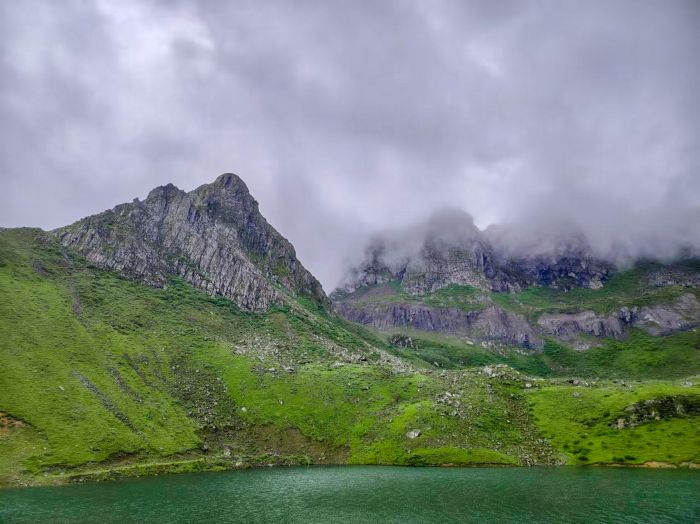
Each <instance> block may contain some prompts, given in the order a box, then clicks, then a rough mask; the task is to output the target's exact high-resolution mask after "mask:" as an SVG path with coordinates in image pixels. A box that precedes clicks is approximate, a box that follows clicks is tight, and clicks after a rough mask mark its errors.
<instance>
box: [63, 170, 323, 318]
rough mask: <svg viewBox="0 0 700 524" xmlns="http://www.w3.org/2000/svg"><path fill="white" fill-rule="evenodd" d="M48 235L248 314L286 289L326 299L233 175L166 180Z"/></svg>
mask: <svg viewBox="0 0 700 524" xmlns="http://www.w3.org/2000/svg"><path fill="white" fill-rule="evenodd" d="M54 234H56V235H57V236H58V238H59V239H60V241H61V244H63V245H64V246H65V247H69V248H73V249H76V250H77V251H78V252H80V253H81V254H82V255H83V256H84V257H85V258H86V259H87V260H89V261H90V262H91V263H93V264H95V265H96V266H98V267H100V268H103V269H110V270H115V271H118V272H120V273H122V274H124V275H126V276H128V277H130V278H134V279H137V280H141V281H143V282H145V283H147V284H150V285H153V286H158V287H163V286H164V285H166V283H167V280H168V278H169V277H170V276H178V277H181V278H183V279H184V280H186V281H187V282H189V283H190V284H192V285H193V286H195V287H197V288H199V289H202V290H204V291H206V292H207V293H209V294H210V295H214V294H218V295H221V296H224V297H226V298H228V299H230V300H231V301H233V302H235V303H236V304H237V305H238V306H240V307H241V308H242V309H245V310H249V311H264V310H267V309H268V308H269V307H270V306H271V305H273V304H280V303H282V302H284V300H285V298H284V297H285V294H287V293H292V294H299V295H307V296H309V297H311V298H313V299H315V300H317V301H319V302H325V301H326V300H327V299H326V296H325V294H324V292H323V289H322V288H321V285H320V283H319V282H318V281H317V280H316V279H315V278H314V277H313V275H311V273H309V272H308V271H307V270H306V269H305V268H304V267H303V265H302V264H301V262H299V260H298V259H297V258H296V253H295V251H294V247H293V246H292V245H291V244H290V243H289V242H288V241H287V240H286V239H285V238H284V237H282V236H281V235H280V234H279V233H278V232H277V231H276V230H275V229H274V228H273V227H272V226H271V225H270V224H268V222H267V221H266V220H265V218H263V216H262V215H261V214H260V212H259V211H258V203H257V202H256V201H255V199H254V198H253V197H252V196H251V194H250V192H249V191H248V188H247V186H246V185H245V183H244V182H243V180H241V179H240V178H239V177H238V176H236V175H234V174H232V173H226V174H223V175H221V176H219V177H218V178H217V179H216V181H214V182H213V183H212V184H206V185H203V186H200V187H198V188H197V189H195V190H193V191H191V192H189V193H186V192H185V191H182V190H180V189H178V188H177V187H175V186H174V185H172V184H168V185H166V186H161V187H157V188H155V189H154V190H153V191H151V192H150V193H149V194H148V197H147V198H146V200H144V201H143V202H141V201H139V200H138V199H135V200H134V201H133V202H132V203H129V204H121V205H118V206H116V207H115V208H114V209H112V210H109V211H105V212H103V213H100V214H98V215H94V216H91V217H88V218H85V219H82V220H80V221H78V222H76V223H75V224H73V225H70V226H67V227H64V228H60V229H57V230H56V231H54Z"/></svg>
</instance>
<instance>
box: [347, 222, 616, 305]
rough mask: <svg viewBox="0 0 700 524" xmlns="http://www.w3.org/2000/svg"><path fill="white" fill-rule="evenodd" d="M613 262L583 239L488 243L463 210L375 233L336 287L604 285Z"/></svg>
mask: <svg viewBox="0 0 700 524" xmlns="http://www.w3.org/2000/svg"><path fill="white" fill-rule="evenodd" d="M611 270H612V265H611V264H610V263H608V262H606V261H604V260H601V259H598V258H596V257H595V256H594V255H593V254H592V252H591V250H590V248H589V247H588V246H587V244H586V243H585V240H584V239H578V240H577V241H576V242H562V243H561V244H560V245H557V246H555V247H554V248H552V250H550V251H548V252H541V251H537V252H528V251H509V250H506V249H504V248H503V247H502V246H500V245H495V244H493V243H492V242H491V240H490V238H489V236H488V235H486V234H484V233H483V232H482V231H480V230H479V229H478V228H477V227H476V226H475V225H474V223H473V221H472V219H471V217H470V216H469V215H467V214H465V213H458V212H448V213H444V214H441V215H437V216H435V217H433V218H431V219H430V220H429V221H428V222H427V223H426V224H425V225H423V226H422V227H421V228H418V230H417V231H416V232H412V231H399V232H394V233H391V234H385V235H380V236H377V237H376V238H374V239H373V240H372V241H371V242H370V244H369V245H368V246H367V248H366V250H365V254H364V258H363V260H362V261H361V262H360V263H359V264H357V265H355V266H354V267H352V268H351V269H350V270H349V272H348V274H347V275H346V278H345V280H344V282H343V284H342V285H341V286H340V288H341V289H342V290H343V291H345V292H348V293H352V292H353V291H355V290H356V289H360V288H362V287H365V286H371V285H376V284H382V283H386V282H390V281H399V282H400V284H401V287H402V288H403V289H404V290H405V291H407V292H408V293H411V294H416V295H420V294H426V293H431V292H434V291H436V290H438V289H441V288H443V287H446V286H449V285H451V284H458V285H468V286H472V287H476V288H480V289H483V290H487V291H500V292H512V291H520V290H522V289H523V288H526V287H528V286H534V285H537V286H546V287H555V288H559V289H565V290H566V289H573V288H575V287H588V288H593V289H597V288H600V287H602V286H603V284H604V282H605V281H606V280H607V279H608V276H609V274H610V272H611Z"/></svg>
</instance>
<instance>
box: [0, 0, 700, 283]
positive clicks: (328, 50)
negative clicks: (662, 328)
mask: <svg viewBox="0 0 700 524" xmlns="http://www.w3.org/2000/svg"><path fill="white" fill-rule="evenodd" d="M698 27H700V2H698V1H697V0H688V1H681V0H658V1H650V0H634V1H615V0H601V1H590V0H586V1H584V0H580V1H578V2H568V1H562V0H551V1H546V0H543V1H507V0H499V1H493V0H484V1H467V0H464V1H455V2H450V1H439V0H415V1H411V0H401V1H390V0H379V1H375V0H366V1H362V0H349V1H333V0H320V1H318V2H310V1H301V0H295V1H291V0H290V1H284V2H273V1H262V2H261V1H259V0H253V1H250V2H247V1H224V0H220V1H213V0H212V1H205V0H202V1H195V0H193V1H179V2H178V1H170V0H168V1H165V0H163V1H161V2H159V1H147V0H141V1H134V2H132V1H126V0H119V1H117V0H100V1H89V0H76V1H70V0H62V1H60V2H57V1H54V0H45V1H32V0H23V1H21V2H19V1H11V0H4V1H0V226H7V227H9V226H19V225H30V226H40V227H43V228H45V229H50V228H54V227H57V226H60V225H64V224H67V223H71V222H73V221H75V220H77V219H79V218H81V217H83V216H86V215H89V214H92V213H95V212H99V211H101V210H104V209H106V208H110V207H113V206H114V205H116V204H118V203H120V202H123V201H129V200H131V199H132V198H134V197H137V196H138V197H144V196H145V195H146V194H147V193H148V191H149V190H150V189H151V188H153V187H154V186H157V185H161V184H165V183H167V182H173V183H174V184H176V185H177V186H178V187H181V188H183V189H186V190H190V189H193V188H195V187H196V186H198V185H200V184H202V183H206V182H210V181H212V180H213V179H214V178H215V177H216V176H217V175H218V174H220V173H223V172H228V171H231V172H235V173H237V174H239V175H240V176H241V177H242V178H243V179H244V180H245V181H246V182H247V184H248V186H249V187H250V189H251V191H252V192H253V194H254V196H255V197H256V198H257V199H258V201H259V202H260V207H261V210H262V212H263V214H264V215H265V216H266V217H267V218H268V220H269V221H270V222H271V223H272V224H273V225H274V226H276V227H277V229H278V230H280V231H281V232H282V233H283V234H284V235H285V236H287V237H288V238H289V239H290V240H291V241H292V242H293V243H294V244H295V246H296V247H297V251H298V254H299V256H300V258H301V259H302V261H303V262H304V263H305V264H306V266H307V267H309V269H311V270H312V271H313V272H314V273H315V274H316V275H317V276H318V277H319V278H320V279H321V280H322V282H323V284H324V286H325V287H326V289H327V290H329V289H331V288H332V287H333V285H334V284H335V283H336V281H337V280H338V278H339V276H340V272H341V269H342V267H343V262H344V260H346V258H347V257H348V256H349V255H350V254H351V253H353V252H357V251H358V250H359V249H360V246H361V245H362V244H363V243H364V242H365V239H366V238H367V235H368V234H370V233H372V232H373V231H377V230H381V229H384V228H393V227H398V226H402V225H405V224H412V223H415V222H417V221H420V220H422V219H424V218H425V217H427V216H428V215H430V214H431V213H432V212H434V211H436V210H438V209H441V208H445V207H449V208H458V209H462V210H466V211H468V212H470V213H471V214H472V215H473V216H474V218H475V220H476V223H477V225H479V226H480V227H485V226H486V225H488V224H490V223H507V222H513V223H518V224H521V225H522V224H540V223H547V224H552V223H559V222H567V223H572V224H575V225H576V226H577V227H581V228H583V229H584V231H585V232H586V233H587V234H588V235H589V236H590V237H592V238H593V239H594V240H595V242H597V243H599V244H600V245H602V246H609V245H613V244H614V243H620V242H623V243H627V245H633V246H646V247H645V249H647V250H655V249H672V248H673V247H674V246H675V245H678V244H680V243H683V242H686V243H688V242H689V243H695V245H700V242H698V235H699V234H700V233H698V230H700V227H698V226H700V214H698V204H699V203H700V171H699V170H700V117H699V116H700V102H699V99H700V96H699V93H700V31H698ZM659 239H661V240H659Z"/></svg>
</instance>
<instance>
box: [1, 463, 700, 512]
mask: <svg viewBox="0 0 700 524" xmlns="http://www.w3.org/2000/svg"><path fill="white" fill-rule="evenodd" d="M0 522H3V523H5V522H9V523H11V522H31V523H35V522H52V523H60V522H100V523H110V522H119V523H127V522H168V523H171V522H246V523H249V522H305V523H306V522H323V523H337V522H353V523H356V522H401V523H406V522H479V523H485V522H548V523H549V522H586V523H591V522H606V523H607V522H700V471H688V470H671V471H669V470H645V469H617V468H529V469H526V468H465V469H458V468H401V467H376V466H374V467H373V466H354V467H353V466H350V467H298V468H267V469H256V470H245V471H229V472H221V473H198V474H186V475H168V476H161V477H151V478H142V479H133V480H121V481H115V482H104V483H90V484H77V485H68V486H59V487H43V488H17V489H15V488H13V489H2V490H0Z"/></svg>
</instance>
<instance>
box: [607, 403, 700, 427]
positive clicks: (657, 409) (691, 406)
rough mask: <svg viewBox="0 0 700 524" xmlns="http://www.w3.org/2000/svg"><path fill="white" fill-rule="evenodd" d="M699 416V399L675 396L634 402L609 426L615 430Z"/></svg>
mask: <svg viewBox="0 0 700 524" xmlns="http://www.w3.org/2000/svg"><path fill="white" fill-rule="evenodd" d="M691 416H700V397H699V396H697V395H676V396H666V397H662V398H653V399H648V400H644V401H641V402H636V403H635V404H631V405H629V406H627V407H626V408H625V411H624V413H623V414H622V415H621V416H619V417H617V418H616V419H615V421H614V422H612V423H611V424H610V426H611V427H614V428H617V429H624V428H633V427H635V426H639V425H640V424H644V423H646V422H652V421H654V420H668V419H671V418H677V417H681V418H682V417H691Z"/></svg>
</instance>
